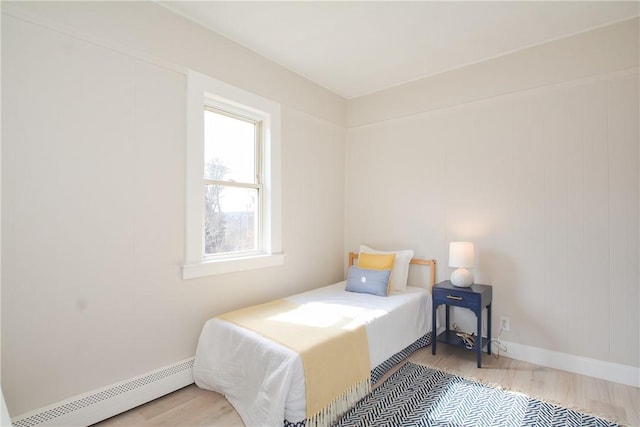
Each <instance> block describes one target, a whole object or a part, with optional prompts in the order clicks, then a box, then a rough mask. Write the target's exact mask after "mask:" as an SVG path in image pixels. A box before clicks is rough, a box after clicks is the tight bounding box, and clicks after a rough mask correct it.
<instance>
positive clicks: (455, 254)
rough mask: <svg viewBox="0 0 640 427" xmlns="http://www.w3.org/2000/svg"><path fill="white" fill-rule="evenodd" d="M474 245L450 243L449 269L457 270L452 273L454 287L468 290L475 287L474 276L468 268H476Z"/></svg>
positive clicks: (469, 243)
mask: <svg viewBox="0 0 640 427" xmlns="http://www.w3.org/2000/svg"><path fill="white" fill-rule="evenodd" d="M474 264H475V263H474V251H473V243H471V242H450V243H449V267H455V268H456V270H455V271H454V272H453V273H451V283H453V286H458V287H460V288H468V287H469V286H471V285H473V274H471V272H470V271H469V270H467V268H471V267H473V266H474Z"/></svg>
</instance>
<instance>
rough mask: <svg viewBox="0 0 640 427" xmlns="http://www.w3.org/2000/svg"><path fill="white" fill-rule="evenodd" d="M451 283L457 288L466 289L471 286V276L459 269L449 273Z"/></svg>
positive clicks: (466, 271) (463, 269)
mask: <svg viewBox="0 0 640 427" xmlns="http://www.w3.org/2000/svg"><path fill="white" fill-rule="evenodd" d="M451 283H453V286H457V287H459V288H468V287H469V286H471V285H473V274H471V272H470V271H469V270H467V269H466V268H459V269H457V270H455V271H454V272H453V273H451Z"/></svg>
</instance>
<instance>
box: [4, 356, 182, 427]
mask: <svg viewBox="0 0 640 427" xmlns="http://www.w3.org/2000/svg"><path fill="white" fill-rule="evenodd" d="M193 360H194V358H193V357H191V358H189V359H185V360H181V361H180V362H176V363H174V364H172V365H169V366H166V367H164V368H160V369H157V370H155V371H152V372H149V373H147V374H143V375H140V376H138V377H135V378H130V379H127V380H124V381H121V382H119V383H116V384H113V385H110V386H107V387H104V388H101V389H99V390H94V391H91V392H89V393H84V394H81V395H78V396H74V397H71V398H69V399H66V400H63V401H61V402H57V403H54V404H52V405H49V406H46V407H44V408H40V409H37V410H35V411H32V412H29V413H26V414H23V415H19V416H17V417H14V418H12V419H11V423H12V424H13V425H14V426H15V427H31V426H69V427H71V426H88V425H91V424H95V423H97V422H100V421H102V420H106V419H107V418H110V417H112V416H114V415H117V414H120V413H122V412H125V411H128V410H129V409H132V408H135V407H136V406H140V405H142V404H144V403H147V402H150V401H152V400H153V399H157V398H158V397H161V396H164V395H166V394H168V393H171V392H173V391H176V390H178V389H180V388H182V387H186V386H188V385H189V384H192V383H193Z"/></svg>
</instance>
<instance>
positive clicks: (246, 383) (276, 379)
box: [193, 282, 431, 427]
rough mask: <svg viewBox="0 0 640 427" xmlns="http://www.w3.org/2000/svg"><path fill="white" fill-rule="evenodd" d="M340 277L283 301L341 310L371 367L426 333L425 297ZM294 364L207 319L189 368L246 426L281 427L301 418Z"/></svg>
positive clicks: (297, 363) (321, 312) (314, 312)
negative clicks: (348, 285)
mask: <svg viewBox="0 0 640 427" xmlns="http://www.w3.org/2000/svg"><path fill="white" fill-rule="evenodd" d="M344 288H345V282H340V283H336V284H334V285H329V286H326V287H324V288H319V289H315V290H313V291H309V292H305V293H301V294H297V295H294V296H291V297H289V298H286V299H288V300H291V301H294V302H296V303H298V304H301V305H303V306H304V307H303V308H302V309H301V310H300V312H301V313H303V314H304V316H305V319H309V321H313V322H318V323H319V324H321V323H322V322H323V321H325V320H326V321H330V320H329V319H330V318H331V315H332V314H349V315H353V316H355V317H356V318H357V319H359V320H361V321H362V322H364V324H365V326H366V330H367V338H368V341H369V356H370V359H371V368H372V369H373V368H374V367H376V366H378V365H379V364H381V363H382V362H384V361H385V360H387V359H388V358H389V357H391V356H392V355H394V354H395V353H397V352H399V351H401V350H402V349H404V348H405V347H407V346H409V345H410V344H412V343H413V342H414V341H416V340H417V339H418V338H420V337H422V336H423V335H425V334H426V333H427V332H429V331H430V330H431V294H430V293H429V291H428V290H427V289H425V288H417V287H411V286H409V287H407V290H406V291H405V292H398V293H392V294H391V295H390V296H388V297H379V296H375V295H369V294H360V293H354V292H346V291H345V290H344ZM303 372H304V371H303V367H302V361H301V359H300V357H299V356H298V354H297V353H295V352H294V351H293V350H291V349H289V348H288V347H285V346H283V345H281V344H278V343H276V342H273V341H271V340H269V339H267V338H264V337H262V336H260V335H259V334H257V333H255V332H253V331H250V330H247V329H245V328H242V327H239V326H236V325H234V324H232V323H229V322H226V321H223V320H220V319H217V318H214V319H211V320H209V321H207V322H206V324H205V325H204V327H203V329H202V333H201V334H200V340H199V342H198V349H197V351H196V358H195V363H194V367H193V376H194V379H195V382H196V384H197V385H198V387H201V388H204V389H207V390H213V391H216V392H219V393H222V394H224V395H225V396H226V398H227V399H228V400H229V402H230V403H231V404H232V405H233V406H234V407H235V408H236V410H237V411H238V413H239V414H240V417H241V418H242V420H243V421H244V423H245V424H246V425H247V426H274V427H280V426H282V422H283V420H284V419H287V420H289V421H292V422H296V421H301V420H303V419H305V417H306V401H305V384H304V373H303Z"/></svg>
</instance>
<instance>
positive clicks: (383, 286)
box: [345, 266, 391, 297]
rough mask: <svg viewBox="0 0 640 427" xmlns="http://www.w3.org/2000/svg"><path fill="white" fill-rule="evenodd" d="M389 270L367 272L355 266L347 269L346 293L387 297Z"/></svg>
mask: <svg viewBox="0 0 640 427" xmlns="http://www.w3.org/2000/svg"><path fill="white" fill-rule="evenodd" d="M390 275H391V270H367V269H365V268H359V267H356V266H352V267H349V272H348V273H347V287H346V288H345V290H346V291H349V292H359V293H361V294H372V295H379V296H381V297H386V296H387V291H388V288H389V276H390Z"/></svg>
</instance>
